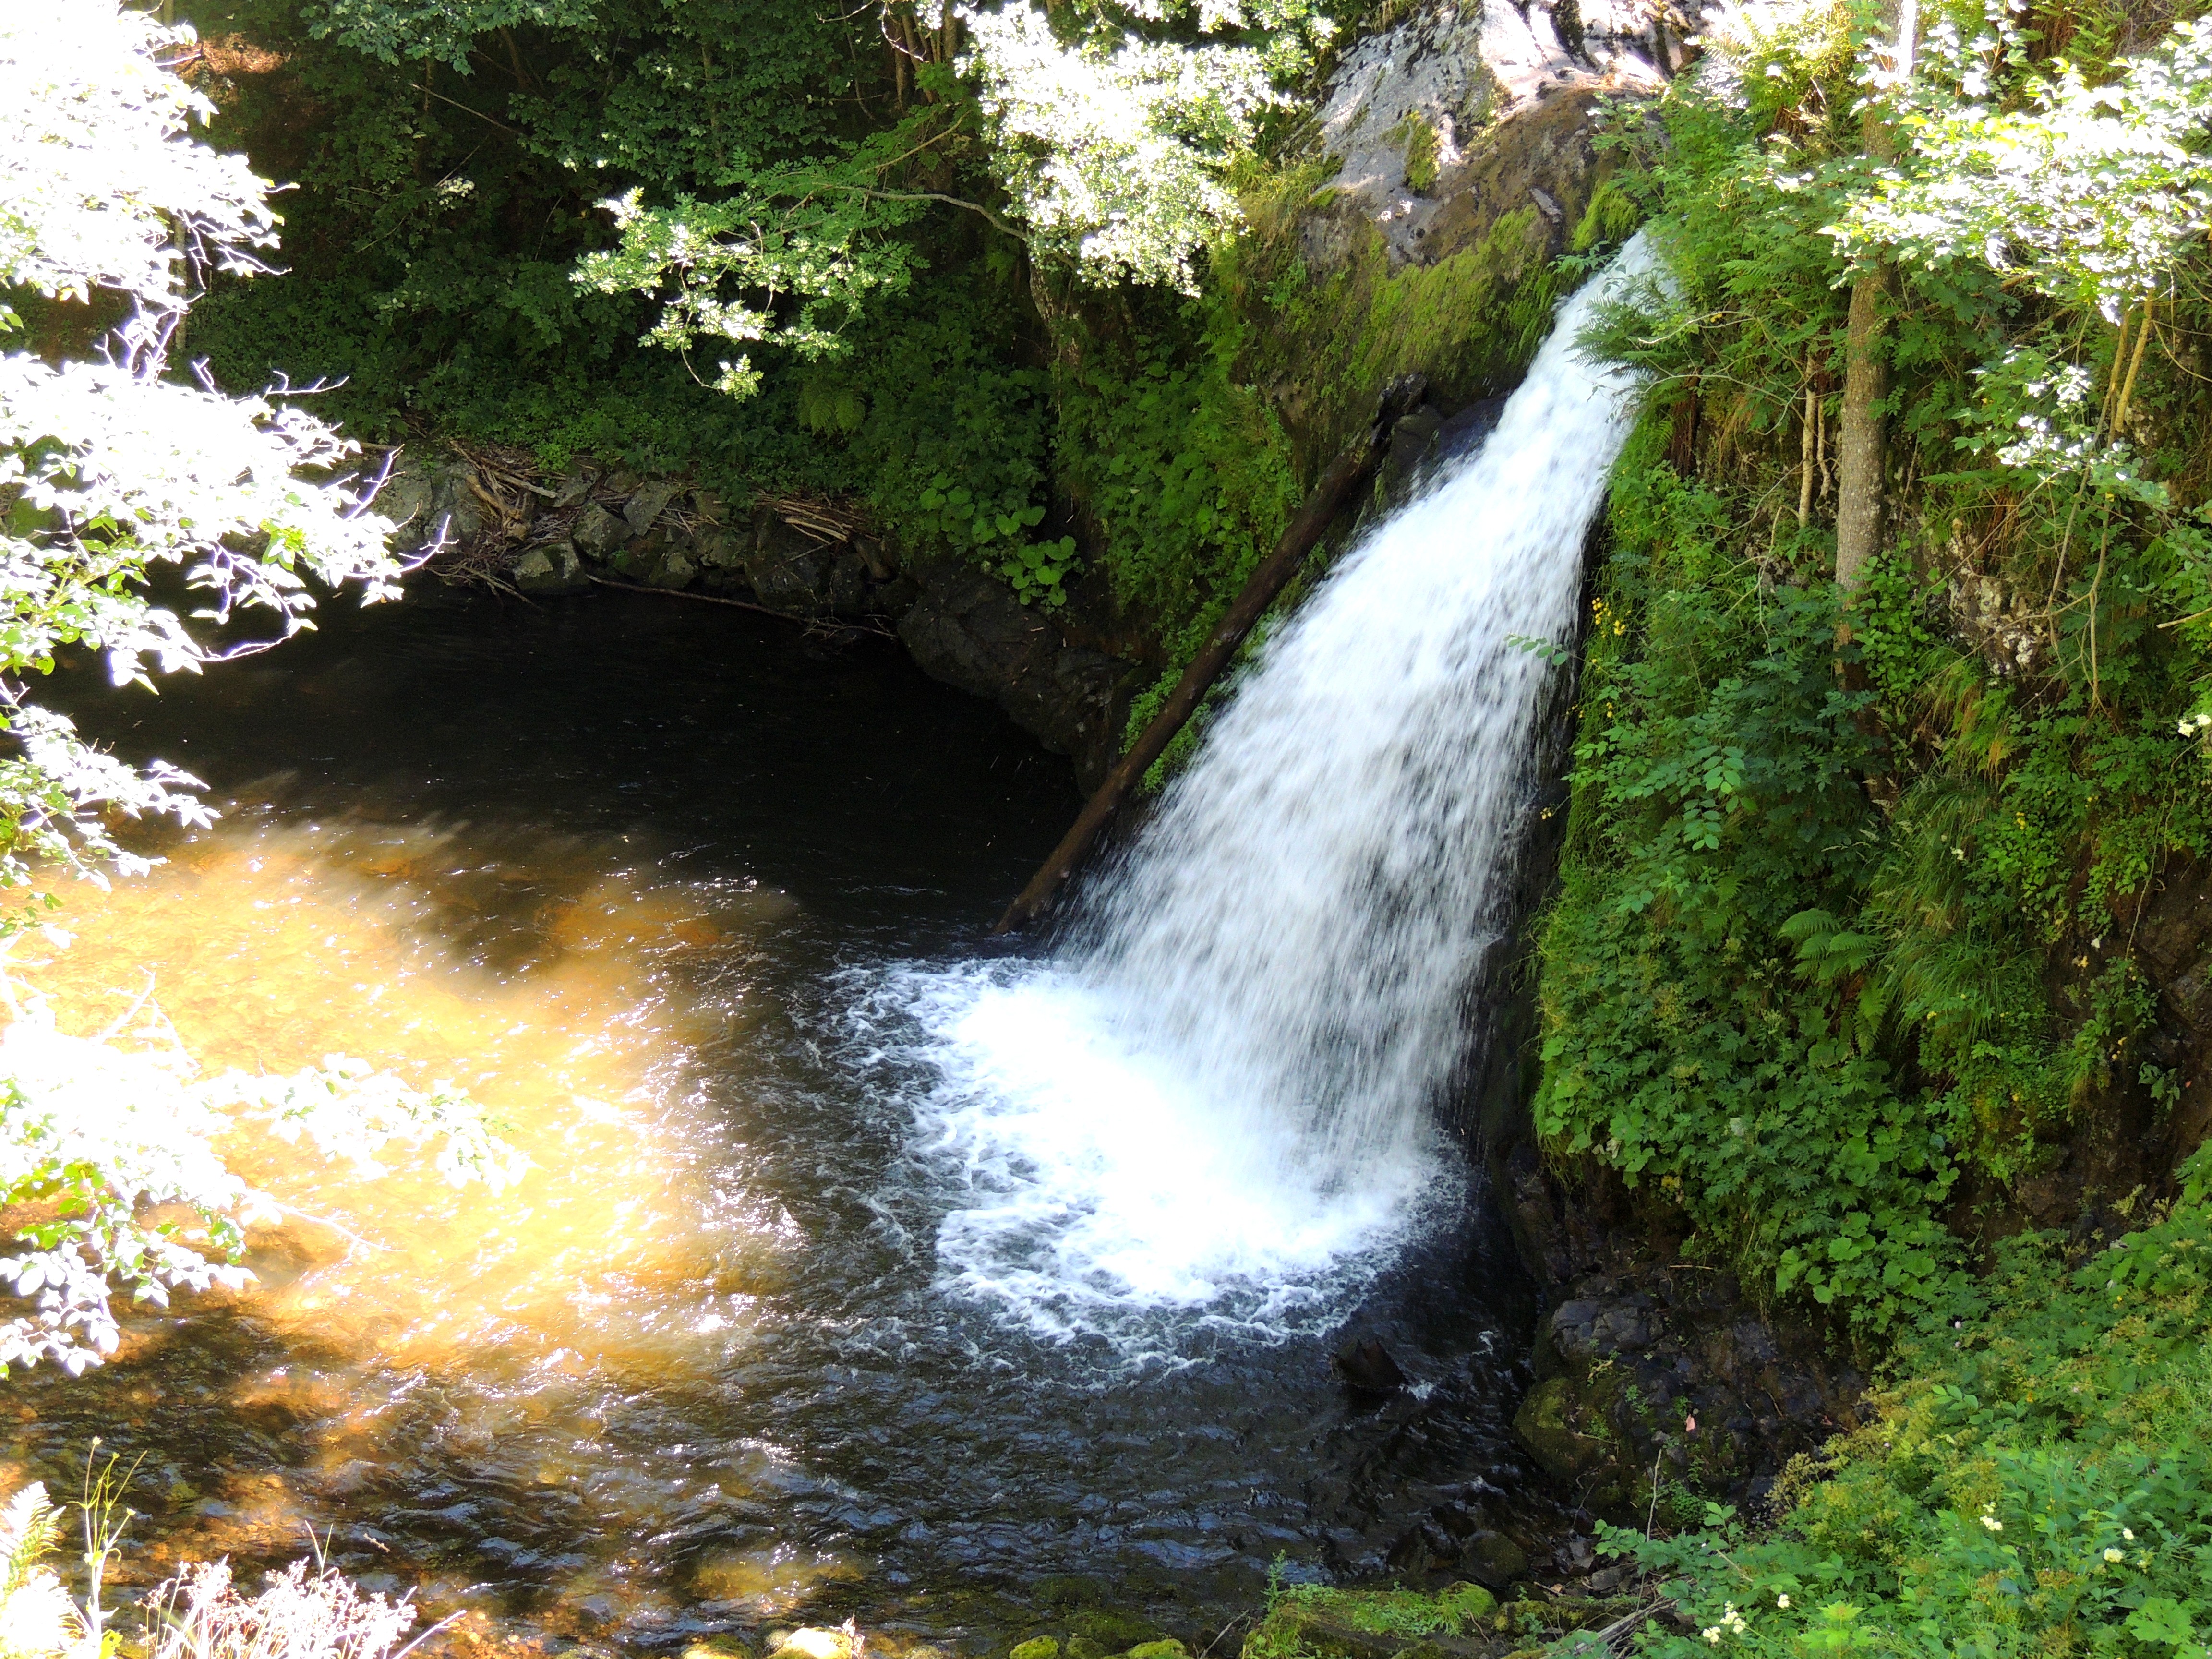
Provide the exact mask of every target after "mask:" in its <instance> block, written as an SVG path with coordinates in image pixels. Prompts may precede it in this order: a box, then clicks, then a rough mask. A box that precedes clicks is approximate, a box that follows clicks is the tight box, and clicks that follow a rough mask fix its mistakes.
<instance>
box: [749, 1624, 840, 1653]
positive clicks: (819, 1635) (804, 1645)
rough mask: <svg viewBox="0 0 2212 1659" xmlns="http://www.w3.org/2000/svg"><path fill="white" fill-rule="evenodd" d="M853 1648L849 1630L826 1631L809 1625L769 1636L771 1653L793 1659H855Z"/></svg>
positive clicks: (773, 1632)
mask: <svg viewBox="0 0 2212 1659" xmlns="http://www.w3.org/2000/svg"><path fill="white" fill-rule="evenodd" d="M853 1646H854V1642H853V1635H852V1632H851V1631H850V1630H849V1629H848V1630H824V1629H823V1628H822V1627H821V1626H818V1625H808V1626H803V1627H801V1628H800V1629H798V1630H792V1631H781V1632H775V1631H772V1632H769V1653H770V1654H771V1655H774V1654H778V1653H787V1654H789V1655H791V1656H792V1659H853Z"/></svg>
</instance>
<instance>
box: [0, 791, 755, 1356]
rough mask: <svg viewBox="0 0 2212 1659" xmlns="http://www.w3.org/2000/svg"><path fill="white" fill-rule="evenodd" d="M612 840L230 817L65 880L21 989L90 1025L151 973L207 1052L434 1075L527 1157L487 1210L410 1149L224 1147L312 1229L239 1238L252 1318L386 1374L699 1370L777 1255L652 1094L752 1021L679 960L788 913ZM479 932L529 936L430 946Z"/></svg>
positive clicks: (187, 1033) (689, 1129)
mask: <svg viewBox="0 0 2212 1659" xmlns="http://www.w3.org/2000/svg"><path fill="white" fill-rule="evenodd" d="M615 850H617V851H619V850H622V849H615ZM498 851H499V852H501V854H507V853H511V852H512V851H513V848H505V847H503V848H499V849H498ZM609 852H610V849H608V848H604V847H599V848H592V847H588V846H583V845H568V846H556V847H554V848H551V849H550V852H549V850H548V849H545V848H537V849H532V856H531V859H530V862H529V864H528V866H527V867H516V865H515V863H514V862H513V860H511V859H508V860H501V859H494V860H485V859H484V858H483V849H482V848H477V847H472V846H471V843H470V840H469V837H468V836H466V835H465V833H462V832H457V831H453V830H446V831H434V830H424V829H411V828H401V827H392V826H383V825H362V824H341V825H324V826H314V825H307V824H294V825H274V824H271V825H263V826H258V827H241V828H230V827H227V826H226V827H224V828H222V829H217V830H216V831H215V832H212V833H209V834H204V835H202V836H199V837H197V838H195V839H194V840H192V841H191V842H187V843H185V844H184V845H181V846H179V847H178V848H176V849H175V850H174V851H173V853H172V854H171V855H170V858H169V860H168V862H167V864H166V865H164V866H161V867H159V868H157V869H156V871H155V872H154V873H153V874H152V875H150V876H149V877H146V878H141V879H138V880H136V881H122V882H118V883H117V884H116V885H115V887H114V890H112V892H111V893H108V894H106V895H102V894H100V893H98V892H96V891H95V890H92V889H90V888H88V887H79V888H76V889H75V890H72V891H71V892H70V894H69V903H68V906H67V910H66V913H65V920H66V923H67V925H68V927H70V930H71V931H72V932H73V933H74V934H75V943H74V944H73V945H70V947H68V948H67V949H64V950H61V951H56V952H52V953H49V955H48V958H47V960H46V961H45V962H44V963H40V964H38V965H35V966H33V965H32V964H29V963H24V964H23V966H24V968H25V969H26V971H24V972H23V973H22V974H21V978H22V979H23V980H24V981H25V982H27V984H28V985H29V986H30V987H32V988H33V989H36V990H39V991H41V992H44V993H46V994H48V995H49V997H50V998H51V999H52V1003H53V1005H54V1006H55V1009H56V1012H57V1013H58V1016H59V1018H60V1019H61V1022H62V1024H64V1027H66V1028H67V1029H70V1030H80V1031H89V1030H98V1029H100V1027H102V1026H104V1025H106V1024H107V1023H108V1022H109V1021H110V1020H112V1019H113V1018H115V1017H116V1016H117V1015H118V1014H119V1013H121V1012H123V1011H124V1010H125V1009H126V1008H128V1007H129V1006H130V1005H131V1002H132V1001H133V1000H136V999H137V997H138V996H139V995H140V994H142V993H143V991H144V990H145V987H146V984H147V975H148V973H149V972H150V973H151V974H152V975H153V987H154V989H153V994H154V998H155V1001H156V1002H157V1003H158V1006H159V1007H160V1009H161V1012H162V1013H163V1014H165V1015H166V1016H167V1018H168V1020H169V1021H170V1022H171V1023H172V1024H173V1026H174V1027H175V1030H176V1031H177V1034H178V1036H179V1038H180V1039H181V1040H182V1042H183V1043H184V1045H185V1048H186V1049H187V1050H188V1051H189V1052H190V1053H191V1054H193V1055H194V1056H195V1057H196V1058H197V1060H199V1061H200V1062H201V1064H202V1065H203V1066H207V1067H210V1068H216V1067H222V1066H241V1067H244V1068H246V1069H248V1070H261V1071H289V1070H291V1069H294V1068H295V1067H299V1066H309V1065H313V1064H315V1063H316V1062H318V1061H319V1060H322V1059H323V1058H324V1057H325V1056H326V1055H329V1054H349V1055H353V1056H356V1057H357V1058H360V1059H363V1060H368V1061H369V1062H370V1063H372V1064H373V1065H375V1066H380V1067H388V1068H390V1069H392V1070H393V1071H395V1072H397V1073H399V1074H401V1075H402V1076H404V1077H405V1078H406V1079H408V1080H409V1081H410V1082H412V1083H415V1084H417V1085H428V1084H429V1083H431V1082H433V1081H443V1082H450V1083H452V1084H455V1085H459V1086H461V1087H463V1088H465V1089H466V1090H467V1091H469V1092H470V1093H471V1095H472V1096H473V1097H475V1098H476V1099H477V1101H479V1102H480V1103H483V1105H484V1106H485V1107H486V1108H487V1109H488V1110H489V1113H490V1115H492V1116H493V1118H494V1119H495V1121H497V1122H498V1123H499V1124H500V1125H501V1128H502V1133H503V1134H504V1135H505V1138H506V1139H508V1140H509V1141H510V1142H511V1143H512V1144H513V1145H514V1146H518V1147H519V1148H520V1149H521V1150H522V1151H523V1152H526V1154H527V1155H528V1156H529V1158H530V1159H531V1161H532V1169H531V1170H530V1171H529V1173H528V1174H527V1175H526V1176H525V1178H524V1179H523V1180H522V1181H521V1182H520V1183H519V1184H517V1185H516V1186H514V1187H513V1188H509V1189H508V1190H507V1191H505V1192H503V1193H500V1194H490V1193H488V1192H487V1191H486V1190H485V1189H484V1188H482V1187H480V1186H471V1187H467V1188H452V1187H449V1186H447V1184H445V1183H444V1182H442V1181H440V1180H438V1179H437V1178H436V1177H435V1176H433V1175H430V1174H428V1173H427V1172H425V1171H422V1170H420V1169H419V1168H410V1163H411V1162H412V1160H410V1158H407V1157H406V1156H405V1155H404V1153H395V1155H394V1156H393V1157H392V1158H389V1159H388V1160H387V1162H388V1163H389V1164H391V1165H392V1173H391V1174H390V1175H388V1176H386V1177H384V1178H381V1179H374V1180H366V1181H364V1180H362V1179H361V1178H360V1177H358V1176H356V1175H355V1174H354V1172H353V1171H352V1170H350V1169H349V1167H346V1166H343V1165H339V1164H331V1163H329V1162H326V1161H325V1160H322V1159H320V1158H315V1157H313V1156H312V1155H305V1156H302V1155H299V1154H296V1153H295V1152H291V1151H290V1150H289V1149H283V1148H280V1147H278V1146H276V1145H275V1144H274V1143H272V1142H270V1141H267V1140H265V1139H259V1138H258V1137H251V1136H246V1135H240V1136H239V1137H236V1138H235V1139H234V1144H233V1145H232V1146H228V1147H227V1148H226V1149H225V1150H226V1152H227V1153H228V1155H229V1156H230V1158H232V1160H233V1163H234V1167H236V1168H238V1169H240V1171H241V1173H243V1174H245V1175H246V1176H247V1178H248V1179H250V1180H252V1181H254V1182H256V1183H257V1184H258V1185H259V1186H261V1187H262V1188H264V1189H265V1190H267V1191H268V1192H270V1194H273V1195H274V1196H275V1197H276V1199H277V1200H279V1201H280V1202H282V1203H283V1204H284V1205H285V1206H288V1208H289V1210H291V1211H293V1212H296V1214H297V1218H296V1219H295V1220H294V1221H293V1222H292V1224H291V1225H288V1226H286V1227H284V1228H282V1229H279V1230H276V1231H275V1232H274V1233H272V1234H270V1235H265V1236H262V1237H257V1238H256V1240H255V1241H254V1243H255V1246H256V1249H255V1253H254V1256H253V1259H252V1265H253V1266H254V1267H256V1269H257V1272H258V1274H259V1276H260V1280H261V1283H260V1285H259V1286H258V1289H257V1290H256V1291H253V1292H252V1294H251V1297H250V1300H251V1302H252V1305H253V1308H254V1310H255V1311H256V1312H257V1314H258V1315H259V1316H261V1317H262V1318H264V1319H265V1320H268V1321H270V1322H274V1323H275V1324H276V1325H277V1326H278V1327H280V1328H287V1329H291V1330H295V1331H297V1332H299V1333H301V1334H312V1335H313V1336H314V1337H316V1338H317V1339H318V1340H320V1341H322V1342H324V1343H326V1344H330V1345H333V1346H338V1347H341V1348H343V1349H346V1350H349V1351H350V1352H355V1353H356V1354H359V1355H361V1356H362V1358H368V1357H370V1356H372V1355H373V1356H374V1357H375V1358H378V1359H380V1360H381V1361H383V1362H384V1363H386V1364H398V1365H409V1366H411V1365H428V1366H431V1367H434V1368H435V1367H445V1366H449V1365H453V1364H461V1365H463V1366H465V1367H466V1368H467V1369H470V1370H478V1371H481V1370H485V1369H487V1368H490V1369H493V1370H505V1371H509V1372H510V1373H511V1372H512V1370H513V1368H516V1367H525V1368H528V1367H538V1368H545V1367H551V1368H556V1369H560V1370H569V1371H572V1372H573V1371H575V1370H584V1369H592V1370H597V1369H599V1368H603V1367H612V1368H615V1369H617V1370H622V1371H639V1370H647V1369H650V1370H652V1371H653V1372H654V1373H656V1374H662V1375H665V1373H666V1371H667V1370H668V1369H669V1368H671V1367H674V1368H678V1369H679V1370H690V1369H693V1368H695V1367H697V1366H699V1365H702V1364H712V1363H713V1361H714V1359H715V1358H719V1357H720V1356H722V1355H724V1354H726V1352H728V1349H729V1347H730V1346H731V1345H732V1344H733V1343H736V1342H740V1341H742V1340H743V1337H744V1328H745V1324H746V1320H745V1310H746V1309H747V1307H748V1305H749V1304H750V1301H751V1299H752V1298H753V1297H755V1296H757V1294H759V1293H760V1292H761V1291H763V1290H764V1289H768V1288H771V1287H772V1286H773V1285H774V1284H775V1281H776V1278H777V1263H778V1258H779V1255H780V1254H781V1251H782V1250H783V1249H785V1248H786V1247H787V1242H788V1241H787V1228H786V1227H785V1226H781V1225H778V1218H776V1217H775V1216H774V1215H772V1214H771V1215H745V1214H743V1213H732V1204H731V1201H730V1200H728V1199H726V1198H724V1197H718V1196H717V1195H716V1194H715V1193H714V1191H713V1190H712V1188H710V1187H709V1186H708V1183H707V1182H704V1181H703V1180H702V1173H703V1171H702V1163H703V1162H704V1161H705V1160H706V1158H708V1157H709V1156H711V1152H712V1150H713V1148H712V1147H711V1146H702V1139H710V1138H711V1137H712V1136H713V1135H714V1133H716V1130H717V1128H718V1126H714V1125H712V1124H709V1123H703V1122H681V1123H678V1122H675V1121H671V1113H670V1111H669V1110H668V1109H666V1108H665V1106H664V1104H663V1098H664V1097H667V1096H671V1095H676V1094H678V1093H680V1091H681V1080H682V1078H683V1074H684V1070H685V1067H686V1066H687V1065H688V1064H689V1063H690V1054H691V1053H692V1051H693V1049H694V1048H695V1046H696V1044H697V1043H698V1042H700V1041H702V1039H705V1038H708V1037H720V1038H727V1037H729V1036H738V1038H740V1039H742V1036H743V1025H744V1022H745V1020H746V1019H747V1018H748V1016H747V1014H746V1012H745V1004H744V1001H743V1000H742V998H741V997H739V996H738V995H735V994H732V992H731V991H730V990H729V989H728V988H727V987H726V986H725V987H723V988H722V989H721V990H720V992H719V993H718V994H717V996H716V998H715V999H714V1002H713V1003H712V1004H711V1005H709V1004H708V1003H706V1002H704V1001H702V1000H696V999H695V998H690V997H687V995H686V994H685V989H684V987H685V984H686V982H687V979H688V977H689V976H687V975H684V974H683V973H682V972H680V971H674V970H676V969H678V967H679V965H680V963H682V961H683V959H684V958H687V957H688V958H696V957H702V956H709V955H718V954H719V955H736V956H738V957H742V956H743V954H744V952H745V951H748V950H749V949H750V948H751V946H752V943H753V941H754V940H755V939H757V937H758V936H759V935H760V934H761V933H763V932H764V931H766V930H769V929H772V928H774V927H776V926H778V925H779V924H781V923H782V922H783V921H786V920H787V918H788V916H789V915H790V914H791V912H792V911H793V908H794V907H793V905H792V903H791V902H790V901H789V900H787V899H786V898H784V897H782V896H780V895H774V894H762V893H757V892H744V891H721V892H718V891H713V890H696V889H687V888H684V887H681V886H676V885H671V884H665V883H663V882H661V881H659V880H658V879H656V878H655V876H654V875H653V873H651V872H641V871H640V870H639V869H638V868H637V866H635V864H633V865H632V866H631V867H630V868H629V869H626V870H623V869H617V870H609V869H607V868H606V867H605V863H606V861H607V860H608V857H609ZM471 926H475V927H487V926H489V927H493V928H495V929H497V930H499V931H501V932H503V933H507V934H508V935H518V934H519V935H520V936H521V937H522V938H523V939H525V941H526V949H525V951H524V952H523V953H522V957H521V960H520V963H519V965H517V966H514V967H511V968H510V969H508V970H507V971H504V972H501V971H495V970H494V969H491V968H489V967H486V966H484V965H483V964H482V963H479V962H471V961H467V960H463V959H461V957H460V956H459V953H458V952H456V951H454V950H453V949H452V948H451V947H450V946H449V945H447V944H446V943H445V942H444V938H445V936H447V935H449V934H450V933H453V932H455V931H459V930H464V929H465V928H467V927H471ZM532 939H534V941H535V948H534V949H532V948H527V942H529V941H532ZM510 954H513V953H512V952H510ZM718 1047H719V1048H721V1049H722V1051H723V1052H724V1053H728V1052H732V1051H735V1052H739V1053H741V1052H742V1049H743V1044H742V1042H741V1041H740V1042H738V1043H735V1044H731V1043H727V1042H724V1043H720V1044H718ZM310 1218H312V1219H310Z"/></svg>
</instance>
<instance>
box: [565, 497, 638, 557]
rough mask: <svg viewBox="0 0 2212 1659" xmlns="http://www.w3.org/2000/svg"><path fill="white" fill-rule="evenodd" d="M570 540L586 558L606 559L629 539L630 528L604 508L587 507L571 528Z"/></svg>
mask: <svg viewBox="0 0 2212 1659" xmlns="http://www.w3.org/2000/svg"><path fill="white" fill-rule="evenodd" d="M568 538H569V539H570V540H571V541H573V542H574V544H576V550H577V551H578V552H580V553H581V554H583V555H584V556H586V558H592V559H605V558H606V557H607V556H608V555H609V554H611V552H613V550H615V549H616V548H617V547H620V546H621V545H622V544H623V542H625V541H627V540H628V539H629V525H627V524H626V523H624V522H623V520H620V519H618V518H617V517H616V516H615V515H614V514H613V513H610V512H608V511H607V510H606V508H605V507H599V506H592V507H586V508H585V509H584V511H583V512H582V513H580V514H579V515H578V516H577V519H576V522H575V523H574V526H571V527H570V529H569V532H568Z"/></svg>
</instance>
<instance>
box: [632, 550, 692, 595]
mask: <svg viewBox="0 0 2212 1659" xmlns="http://www.w3.org/2000/svg"><path fill="white" fill-rule="evenodd" d="M696 574H698V567H697V566H696V565H694V564H693V563H692V562H691V561H690V559H689V558H688V557H686V556H685V554H684V549H683V548H682V547H680V546H678V545H677V544H675V543H673V542H665V543H662V544H660V545H659V547H658V548H656V549H654V550H653V554H652V557H651V559H650V562H647V563H646V565H645V568H644V569H643V571H642V572H641V574H640V576H639V580H641V581H642V582H644V584H645V585H646V586H647V587H665V588H669V589H671V590H672V589H678V588H684V587H689V586H691V579H692V577H694V576H695V575H696Z"/></svg>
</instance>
